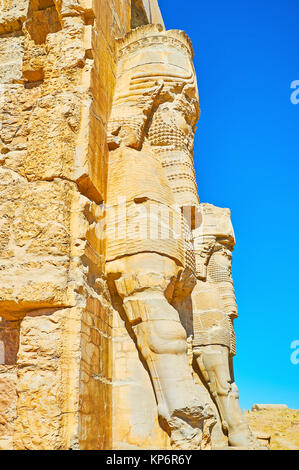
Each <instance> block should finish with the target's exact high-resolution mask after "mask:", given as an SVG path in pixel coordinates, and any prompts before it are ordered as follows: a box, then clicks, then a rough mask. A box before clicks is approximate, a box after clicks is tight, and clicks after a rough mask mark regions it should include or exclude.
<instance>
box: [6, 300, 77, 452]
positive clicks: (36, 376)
mask: <svg viewBox="0 0 299 470" xmlns="http://www.w3.org/2000/svg"><path fill="white" fill-rule="evenodd" d="M81 315H82V311H81V309H77V308H73V309H62V310H56V311H55V310H54V311H53V310H44V311H42V312H32V313H29V314H28V315H27V316H26V318H24V320H23V321H22V324H21V331H20V349H19V353H18V381H17V394H18V401H17V419H16V424H15V429H14V448H15V449H67V448H69V447H71V445H72V444H74V442H75V441H77V439H78V436H77V433H78V429H77V426H78V424H77V425H74V424H75V423H78V419H77V417H76V414H78V411H79V408H78V396H79V370H80V357H81V351H80V334H79V333H80V329H81Z"/></svg>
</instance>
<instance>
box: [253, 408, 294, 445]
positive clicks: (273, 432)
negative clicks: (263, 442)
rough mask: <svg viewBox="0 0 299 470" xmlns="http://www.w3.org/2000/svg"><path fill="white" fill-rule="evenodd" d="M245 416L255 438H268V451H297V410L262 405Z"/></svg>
mask: <svg viewBox="0 0 299 470" xmlns="http://www.w3.org/2000/svg"><path fill="white" fill-rule="evenodd" d="M246 416H247V420H248V422H249V424H250V426H251V429H252V430H253V432H254V433H255V434H256V436H258V437H259V436H263V437H264V438H269V437H270V450H299V410H292V409H288V408H285V407H283V408H282V407H281V405H280V406H279V405H278V406H276V407H274V406H273V405H264V406H263V408H262V409H259V410H254V411H251V412H249V413H248V414H247V415H246Z"/></svg>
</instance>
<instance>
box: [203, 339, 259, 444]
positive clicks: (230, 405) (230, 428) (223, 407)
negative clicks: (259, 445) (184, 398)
mask: <svg viewBox="0 0 299 470" xmlns="http://www.w3.org/2000/svg"><path fill="white" fill-rule="evenodd" d="M194 356H195V358H196V361H197V363H198V366H199V368H200V370H201V371H202V373H203V375H204V377H205V379H206V381H207V383H208V386H209V388H210V392H211V394H212V396H213V398H214V400H215V402H216V404H217V406H218V409H219V413H220V415H221V418H222V423H223V427H224V428H226V430H227V432H228V442H229V445H230V446H238V447H252V446H254V445H255V444H256V443H255V440H254V438H253V435H252V433H251V431H250V428H249V426H248V424H247V422H246V419H245V417H244V416H243V413H242V410H241V407H240V404H239V392H238V388H237V386H236V384H235V382H234V379H233V372H232V364H230V362H231V359H230V358H229V350H228V348H227V347H226V346H221V345H215V344H214V345H209V346H200V347H196V348H195V349H194Z"/></svg>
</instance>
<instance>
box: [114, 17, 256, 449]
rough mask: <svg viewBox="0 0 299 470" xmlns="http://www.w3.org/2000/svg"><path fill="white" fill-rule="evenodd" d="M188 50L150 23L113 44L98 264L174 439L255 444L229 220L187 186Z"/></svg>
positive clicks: (192, 79) (191, 115) (190, 175)
mask: <svg viewBox="0 0 299 470" xmlns="http://www.w3.org/2000/svg"><path fill="white" fill-rule="evenodd" d="M192 59H193V51H192V45H191V43H190V40H189V38H188V37H187V36H186V34H185V33H183V32H181V31H176V30H172V31H165V30H164V29H163V27H160V26H159V25H147V26H144V27H141V28H137V29H135V30H133V31H132V32H131V33H129V34H128V35H127V36H126V37H125V38H123V39H120V40H119V42H118V64H117V80H116V88H115V93H114V101H113V107H112V112H111V117H110V121H109V126H108V144H109V149H110V154H109V163H108V183H107V188H108V189H107V200H106V261H107V262H106V272H107V276H108V279H109V285H110V289H111V292H112V297H113V299H114V300H115V301H116V300H117V299H120V303H119V301H118V300H117V301H116V303H117V305H118V309H119V312H120V314H121V315H124V317H125V321H126V324H127V328H128V329H130V334H131V335H132V336H133V337H134V338H135V342H136V345H137V348H138V350H139V353H140V358H141V360H142V361H144V364H145V367H146V368H147V370H148V372H149V374H150V377H151V382H152V385H153V389H154V393H155V397H156V401H157V408H158V414H159V418H160V422H161V425H162V426H163V427H164V429H165V430H166V431H167V432H168V434H169V435H170V438H171V444H172V447H173V448H178V449H188V448H189V449H195V448H199V449H200V448H210V447H211V446H213V445H214V446H215V445H217V444H218V443H219V442H220V441H221V439H222V438H223V439H222V442H225V437H224V434H223V432H224V433H225V434H228V442H229V445H232V446H245V447H252V446H254V445H255V443H254V441H253V438H252V435H251V433H250V430H249V428H248V426H247V423H246V422H245V421H244V418H243V416H242V413H241V409H240V406H239V404H238V392H237V388H236V386H235V383H234V378H233V371H232V356H233V355H234V353H235V339H234V331H233V319H234V318H235V317H236V316H237V308H236V303H235V297H234V291H233V285H232V278H231V251H232V248H233V245H234V234H233V229H232V226H231V222H230V216H229V211H228V210H226V209H219V208H215V207H214V206H210V205H202V204H200V202H199V198H198V191H197V186H196V179H195V172H194V164H193V139H194V132H195V129H196V127H195V126H196V123H197V120H198V118H199V114H200V112H199V105H198V91H197V83H196V76H195V72H194V68H193V63H192ZM190 335H193V344H192V347H193V357H194V361H193V363H194V367H195V371H196V370H198V368H199V370H198V372H199V376H200V379H199V377H197V379H196V380H195V378H194V375H195V372H194V371H193V370H192V367H191V366H190V361H189V357H188V344H190V341H187V336H190ZM220 422H221V424H222V427H221V425H220ZM213 436H214V437H213ZM216 436H218V437H216ZM219 436H220V437H219ZM213 438H214V441H215V442H213ZM211 440H212V442H211ZM216 441H217V442H216Z"/></svg>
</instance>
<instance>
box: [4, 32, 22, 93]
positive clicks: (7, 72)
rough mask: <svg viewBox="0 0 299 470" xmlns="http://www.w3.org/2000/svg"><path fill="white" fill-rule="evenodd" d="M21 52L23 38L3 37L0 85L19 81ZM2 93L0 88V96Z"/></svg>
mask: <svg viewBox="0 0 299 470" xmlns="http://www.w3.org/2000/svg"><path fill="white" fill-rule="evenodd" d="M23 52H24V37H23V36H21V35H19V36H15V37H5V38H2V39H1V40H0V83H14V82H17V81H18V80H21V78H22V55H23ZM3 92H4V89H3V87H2V88H1V95H2V94H3ZM2 99H3V95H2Z"/></svg>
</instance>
